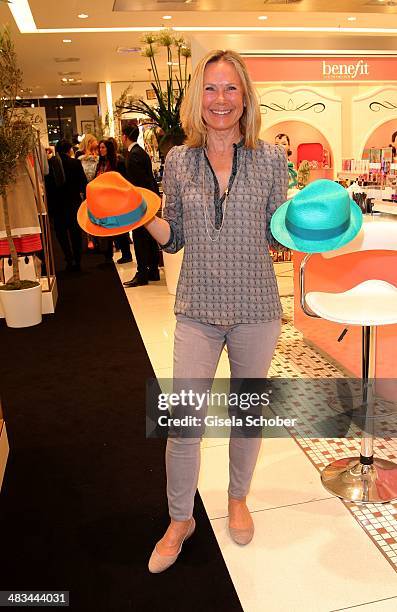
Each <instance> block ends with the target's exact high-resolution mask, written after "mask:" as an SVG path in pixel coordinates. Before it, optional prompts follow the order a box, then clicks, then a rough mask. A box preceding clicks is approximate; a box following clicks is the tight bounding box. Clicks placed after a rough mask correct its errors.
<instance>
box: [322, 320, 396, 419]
mask: <svg viewBox="0 0 397 612" xmlns="http://www.w3.org/2000/svg"><path fill="white" fill-rule="evenodd" d="M373 329H374V330H375V331H374V332H371V328H370V327H367V326H363V327H362V334H361V345H362V349H361V372H362V374H361V385H360V386H361V391H360V393H359V394H357V395H353V396H352V395H345V396H344V395H340V396H339V397H337V398H336V397H333V398H332V399H330V400H329V402H328V406H329V407H330V408H332V410H334V411H335V412H337V413H338V414H347V413H350V411H351V410H356V411H358V410H361V411H363V410H365V409H366V407H367V386H368V380H369V379H370V378H371V377H370V375H369V369H368V368H369V349H370V339H371V337H372V336H373V335H374V334H376V328H373ZM374 367H375V364H374ZM374 377H375V373H374ZM372 381H373V384H375V382H374V381H375V378H373V379H372ZM372 397H373V418H377V417H387V416H390V415H394V414H395V413H396V404H395V402H392V401H389V400H385V399H383V398H380V397H377V396H376V393H375V391H374V393H373V396H372Z"/></svg>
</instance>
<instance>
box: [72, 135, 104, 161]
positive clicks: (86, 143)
mask: <svg viewBox="0 0 397 612" xmlns="http://www.w3.org/2000/svg"><path fill="white" fill-rule="evenodd" d="M94 140H95V141H96V137H95V136H94V134H85V136H84V138H83V140H82V141H81V142H80V144H79V148H78V149H77V151H76V153H75V155H74V156H75V158H76V159H78V158H79V157H81V156H82V155H85V153H87V151H88V150H89V149H90V146H91V143H92V142H93V141H94ZM97 145H98V143H97Z"/></svg>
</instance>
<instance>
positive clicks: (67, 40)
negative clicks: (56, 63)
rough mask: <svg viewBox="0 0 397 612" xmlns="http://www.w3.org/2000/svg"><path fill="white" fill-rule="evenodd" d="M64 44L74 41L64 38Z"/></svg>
mask: <svg viewBox="0 0 397 612" xmlns="http://www.w3.org/2000/svg"><path fill="white" fill-rule="evenodd" d="M62 42H63V43H71V42H72V41H71V40H70V38H64V39H63V41H62Z"/></svg>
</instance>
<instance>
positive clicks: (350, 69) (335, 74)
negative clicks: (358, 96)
mask: <svg viewBox="0 0 397 612" xmlns="http://www.w3.org/2000/svg"><path fill="white" fill-rule="evenodd" d="M366 75H369V66H368V64H367V62H364V60H358V62H356V63H355V64H330V63H329V62H326V61H323V77H326V78H330V79H332V78H334V79H340V78H348V79H352V80H353V79H356V78H357V77H360V76H366Z"/></svg>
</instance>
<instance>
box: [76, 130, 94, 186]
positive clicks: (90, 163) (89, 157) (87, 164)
mask: <svg viewBox="0 0 397 612" xmlns="http://www.w3.org/2000/svg"><path fill="white" fill-rule="evenodd" d="M79 160H80V162H81V165H82V166H83V170H84V173H85V175H86V177H87V181H88V182H90V181H92V179H93V178H94V177H95V173H96V168H97V165H98V141H97V139H96V138H95V137H94V138H92V139H91V140H90V141H89V142H88V143H87V148H86V150H85V153H84V154H83V155H80V156H79Z"/></svg>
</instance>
